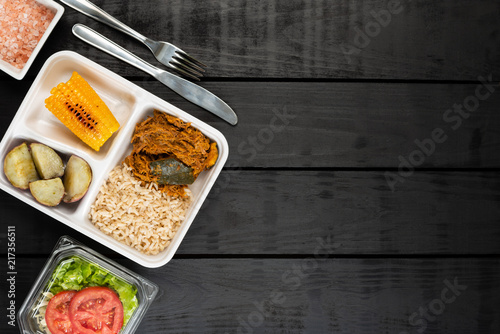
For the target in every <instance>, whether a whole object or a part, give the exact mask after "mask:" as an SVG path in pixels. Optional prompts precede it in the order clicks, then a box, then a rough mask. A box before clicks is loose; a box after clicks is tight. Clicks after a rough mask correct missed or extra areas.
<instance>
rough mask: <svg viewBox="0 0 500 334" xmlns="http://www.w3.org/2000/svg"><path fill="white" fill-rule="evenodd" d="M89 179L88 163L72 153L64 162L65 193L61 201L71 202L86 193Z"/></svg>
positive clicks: (90, 178)
mask: <svg viewBox="0 0 500 334" xmlns="http://www.w3.org/2000/svg"><path fill="white" fill-rule="evenodd" d="M91 181H92V169H91V168H90V166H89V164H88V163H87V162H86V161H85V160H83V159H82V158H80V157H77V156H76V155H72V156H71V157H70V158H69V160H68V163H67V164H66V171H65V172H64V188H65V189H66V195H65V196H64V198H63V201H64V202H65V203H72V202H76V201H78V200H80V199H81V198H82V197H83V196H84V195H85V194H86V193H87V190H88V189H89V186H90V182H91Z"/></svg>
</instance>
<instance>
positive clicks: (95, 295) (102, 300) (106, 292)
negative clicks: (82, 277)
mask: <svg viewBox="0 0 500 334" xmlns="http://www.w3.org/2000/svg"><path fill="white" fill-rule="evenodd" d="M69 319H70V321H71V324H72V325H73V328H74V329H75V331H77V332H78V333H81V334H117V333H118V332H119V331H120V329H121V328H122V326H123V305H122V302H121V301H120V299H119V298H118V295H117V294H116V293H115V292H114V291H113V290H111V289H109V288H104V287H90V288H85V289H83V290H80V291H79V292H77V293H76V295H75V296H74V297H73V299H72V300H71V303H70V305H69Z"/></svg>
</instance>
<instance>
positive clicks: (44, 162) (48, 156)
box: [30, 143, 64, 180]
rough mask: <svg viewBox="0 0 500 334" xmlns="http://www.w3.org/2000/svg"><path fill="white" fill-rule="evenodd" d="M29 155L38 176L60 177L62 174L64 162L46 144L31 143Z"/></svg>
mask: <svg viewBox="0 0 500 334" xmlns="http://www.w3.org/2000/svg"><path fill="white" fill-rule="evenodd" d="M30 148H31V156H32V157H33V162H34V163H35V167H36V170H37V171H38V175H40V178H42V179H44V180H48V179H53V178H55V177H61V176H63V174H64V164H63V162H62V159H61V157H60V156H59V154H57V153H56V151H54V150H53V149H52V148H50V147H48V146H47V145H44V144H40V143H32V144H31V145H30Z"/></svg>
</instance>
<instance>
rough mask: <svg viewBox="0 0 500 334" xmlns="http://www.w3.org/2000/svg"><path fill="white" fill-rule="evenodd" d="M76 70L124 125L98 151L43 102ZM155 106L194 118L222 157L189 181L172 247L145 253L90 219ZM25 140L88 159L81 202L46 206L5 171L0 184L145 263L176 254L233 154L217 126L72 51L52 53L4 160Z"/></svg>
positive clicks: (3, 148) (2, 147) (10, 132)
mask: <svg viewBox="0 0 500 334" xmlns="http://www.w3.org/2000/svg"><path fill="white" fill-rule="evenodd" d="M74 71H76V72H78V73H79V74H80V75H81V76H82V77H84V78H85V79H86V80H87V81H88V83H89V84H90V85H91V86H92V87H93V88H94V90H95V91H96V92H97V94H98V95H99V96H100V97H101V98H102V100H103V101H104V102H105V103H106V105H107V106H108V107H109V109H110V110H111V111H112V112H113V115H114V116H115V117H116V119H117V120H118V122H119V123H120V129H119V130H118V131H117V132H115V133H114V134H113V136H112V137H111V138H110V139H108V141H107V142H106V143H105V144H104V145H103V146H102V147H101V149H100V150H99V151H94V150H93V149H91V148H90V147H89V146H87V145H86V144H84V143H83V142H82V141H81V140H80V139H78V137H76V136H75V135H74V134H73V133H71V131H70V130H68V129H67V128H66V127H65V126H64V125H63V124H62V123H61V122H60V121H59V120H58V119H57V118H56V117H55V116H54V115H53V114H52V113H51V112H50V111H48V110H47V109H46V107H45V103H44V101H45V99H46V98H47V97H48V96H49V95H50V90H51V89H52V88H53V87H55V86H57V85H58V84H59V83H61V82H66V81H68V80H69V78H70V77H71V74H72V73H73V72H74ZM155 109H157V110H161V111H163V112H166V113H167V114H169V115H172V116H176V117H178V118H180V119H181V120H183V121H185V122H190V123H191V125H192V126H193V127H195V128H197V129H199V130H200V131H201V132H202V133H203V134H204V135H205V136H207V137H208V138H209V139H210V140H212V141H214V142H216V143H217V148H218V151H219V156H218V160H217V162H216V163H215V165H214V166H213V167H212V168H210V169H209V170H206V171H204V172H202V173H201V174H200V175H199V176H198V178H197V179H196V181H195V182H194V183H193V184H191V185H190V186H189V189H190V190H191V193H192V203H191V205H190V207H189V209H188V210H187V212H186V216H185V219H184V221H183V223H182V224H181V226H180V227H179V229H178V231H177V233H176V234H175V236H174V237H173V239H172V241H171V243H170V244H169V246H168V247H167V248H166V249H164V250H163V251H161V252H160V253H159V254H156V255H146V254H144V253H141V252H140V251H138V250H136V249H134V248H132V247H130V246H128V245H125V244H123V243H121V242H119V241H117V240H115V239H114V238H112V237H111V236H108V235H106V234H104V233H103V232H101V231H100V230H99V229H98V228H97V227H95V226H94V225H93V224H92V223H91V221H90V220H89V218H88V214H89V211H90V207H91V205H92V204H93V203H94V201H95V199H96V196H97V194H98V192H99V188H100V187H101V185H102V184H103V183H104V182H105V181H106V179H107V177H108V174H109V172H110V171H111V170H112V169H113V168H114V167H115V166H117V165H119V164H121V162H122V161H123V159H124V158H125V157H126V156H127V155H128V154H129V153H130V152H131V150H132V144H131V143H130V140H131V137H132V134H133V132H134V128H135V126H136V124H137V123H138V122H140V121H142V120H144V119H145V118H146V117H147V116H152V115H153V111H154V110H155ZM22 142H39V143H42V144H45V145H47V146H50V147H51V148H53V149H54V150H56V151H57V152H58V153H59V154H61V155H62V156H63V157H64V156H67V157H69V156H70V155H71V154H75V155H78V156H79V157H81V158H83V159H84V160H86V161H87V162H88V163H89V165H90V167H91V168H92V172H93V180H92V183H91V184H90V187H89V189H88V192H87V194H86V195H85V196H84V197H83V199H81V200H80V201H78V202H75V203H64V205H58V206H56V207H47V206H44V205H42V204H40V203H38V202H37V201H36V200H35V199H34V198H33V196H32V195H31V194H30V191H29V190H21V189H17V188H15V187H14V186H12V185H11V183H10V182H9V180H8V179H7V178H6V176H5V174H4V173H1V176H0V188H1V189H2V190H4V191H6V192H8V193H9V194H11V195H13V196H15V197H17V198H18V199H20V200H22V201H24V202H26V203H28V204H29V205H31V206H33V207H35V208H36V209H38V210H40V211H41V212H43V213H45V214H47V215H49V216H51V217H53V218H55V219H57V220H59V221H60V222H62V223H64V224H66V225H68V226H71V227H72V228H74V229H75V230H77V231H79V232H81V233H83V234H85V235H86V236H88V237H90V238H92V239H95V240H97V241H99V242H100V243H102V244H104V245H106V246H107V247H109V248H111V249H113V250H115V251H116V252H118V253H120V254H122V255H124V256H126V257H128V258H129V259H131V260H133V261H135V262H137V263H139V264H141V265H143V266H145V267H160V266H162V265H164V264H166V263H167V262H168V261H169V260H170V259H171V258H172V257H173V255H174V253H175V252H176V250H177V248H178V247H179V245H180V243H181V241H182V239H183V238H184V236H185V234H186V232H187V230H188V229H189V226H190V225H191V223H192V222H193V220H194V218H195V216H196V215H197V213H198V211H199V209H200V207H201V206H202V204H203V202H204V200H205V198H206V197H207V195H208V193H209V191H210V189H211V188H212V186H213V184H214V182H215V180H216V179H217V177H218V175H219V174H220V172H221V170H222V167H223V165H224V164H225V162H226V160H227V157H228V153H229V152H228V149H229V148H228V144H227V141H226V139H225V137H224V136H223V135H222V133H220V132H219V131H218V130H216V129H214V128H213V127H211V126H209V125H207V124H206V123H204V122H202V121H200V120H198V119H197V118H195V117H193V116H191V115H189V114H188V113H186V112H184V111H182V110H181V109H179V108H176V107H175V106H173V105H171V104H170V103H168V102H166V101H164V100H162V99H160V98H158V97H157V96H155V95H153V94H151V93H149V92H147V91H146V90H144V89H142V88H140V87H138V86H137V85H135V84H133V83H131V82H129V81H127V80H125V79H124V78H122V77H120V76H119V75H117V74H115V73H113V72H111V71H109V70H108V69H106V68H104V67H102V66H100V65H98V64H96V63H94V62H92V61H90V60H89V59H87V58H85V57H83V56H81V55H79V54H77V53H75V52H71V51H61V52H58V53H56V54H54V55H53V56H51V57H50V58H49V59H48V60H47V62H46V63H45V65H44V66H43V68H42V69H41V71H40V73H39V74H38V76H37V78H36V79H35V81H34V83H33V85H32V87H31V88H30V90H29V91H28V93H27V95H26V97H25V99H24V100H23V102H22V104H21V106H20V108H19V110H18V111H17V113H16V115H15V117H14V119H13V121H12V123H11V124H10V126H9V128H8V129H7V132H6V133H5V135H4V137H3V139H2V141H1V142H0V154H1V156H2V163H3V159H4V158H5V156H6V154H7V153H8V152H9V151H10V150H11V149H13V148H14V147H16V146H17V145H20V144H21V143H22Z"/></svg>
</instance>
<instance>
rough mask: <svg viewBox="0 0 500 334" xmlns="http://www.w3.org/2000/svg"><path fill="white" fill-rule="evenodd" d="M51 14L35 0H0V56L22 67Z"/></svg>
mask: <svg viewBox="0 0 500 334" xmlns="http://www.w3.org/2000/svg"><path fill="white" fill-rule="evenodd" d="M54 15H55V13H54V12H53V11H52V10H50V9H49V8H47V7H45V6H43V5H41V4H39V3H37V2H36V1H35V0H0V59H2V60H3V61H5V62H7V63H9V64H11V65H13V66H14V67H16V68H19V69H21V68H23V67H24V65H26V62H27V61H28V59H29V57H30V56H31V53H32V52H33V50H34V49H35V47H36V45H37V44H38V42H39V41H40V39H41V38H42V36H43V34H44V33H45V30H47V28H48V26H49V24H50V22H51V21H52V19H53V18H54Z"/></svg>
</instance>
